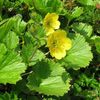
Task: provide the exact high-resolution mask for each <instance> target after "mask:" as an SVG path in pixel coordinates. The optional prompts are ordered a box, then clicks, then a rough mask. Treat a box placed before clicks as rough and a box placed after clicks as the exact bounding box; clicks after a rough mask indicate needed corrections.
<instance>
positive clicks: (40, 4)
mask: <svg viewBox="0 0 100 100" xmlns="http://www.w3.org/2000/svg"><path fill="white" fill-rule="evenodd" d="M33 2H34V5H35V8H36V9H37V10H38V11H40V12H41V13H45V14H46V13H48V12H56V13H61V11H62V9H63V5H62V2H61V1H60V0H54V1H53V2H52V0H46V1H45V0H34V1H33Z"/></svg>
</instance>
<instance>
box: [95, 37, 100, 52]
mask: <svg viewBox="0 0 100 100" xmlns="http://www.w3.org/2000/svg"><path fill="white" fill-rule="evenodd" d="M94 42H95V46H96V50H97V52H98V53H100V36H97V37H96V38H95V40H94Z"/></svg>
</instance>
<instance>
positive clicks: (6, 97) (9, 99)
mask: <svg viewBox="0 0 100 100" xmlns="http://www.w3.org/2000/svg"><path fill="white" fill-rule="evenodd" d="M0 100H18V97H17V95H15V94H14V93H11V94H9V93H7V92H6V93H5V94H3V95H0ZM19 100H21V99H19Z"/></svg>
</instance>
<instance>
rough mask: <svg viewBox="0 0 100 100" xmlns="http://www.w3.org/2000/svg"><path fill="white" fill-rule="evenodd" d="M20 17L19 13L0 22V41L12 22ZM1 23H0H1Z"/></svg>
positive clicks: (11, 25) (10, 27) (9, 29)
mask: <svg viewBox="0 0 100 100" xmlns="http://www.w3.org/2000/svg"><path fill="white" fill-rule="evenodd" d="M19 18H20V16H19V15H16V16H14V17H12V18H10V19H8V20H6V21H3V22H0V41H1V40H3V38H4V37H5V36H6V35H7V34H8V32H9V31H11V29H12V28H13V26H14V23H16V21H17V20H18V19H19ZM1 23H2V24H1Z"/></svg>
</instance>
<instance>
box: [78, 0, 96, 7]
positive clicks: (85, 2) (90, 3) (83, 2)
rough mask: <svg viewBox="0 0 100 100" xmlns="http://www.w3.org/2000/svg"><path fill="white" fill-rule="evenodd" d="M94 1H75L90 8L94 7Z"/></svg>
mask: <svg viewBox="0 0 100 100" xmlns="http://www.w3.org/2000/svg"><path fill="white" fill-rule="evenodd" d="M94 1H95V0H94ZM94 1H93V0H77V2H79V3H81V4H83V5H91V6H95V3H94Z"/></svg>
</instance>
